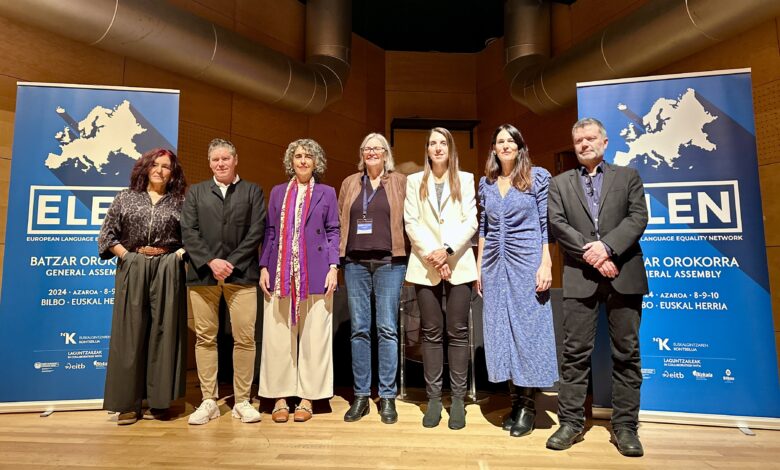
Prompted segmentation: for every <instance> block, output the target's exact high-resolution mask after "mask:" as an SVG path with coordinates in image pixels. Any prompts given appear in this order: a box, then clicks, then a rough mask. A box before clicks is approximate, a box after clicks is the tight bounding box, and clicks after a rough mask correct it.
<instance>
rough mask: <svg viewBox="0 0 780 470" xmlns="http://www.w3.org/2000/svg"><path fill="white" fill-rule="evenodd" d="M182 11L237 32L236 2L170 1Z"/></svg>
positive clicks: (210, 0) (227, 0)
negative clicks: (234, 19)
mask: <svg viewBox="0 0 780 470" xmlns="http://www.w3.org/2000/svg"><path fill="white" fill-rule="evenodd" d="M168 3H171V4H173V5H175V6H177V7H178V8H181V9H182V10H185V11H189V12H190V13H192V14H195V15H198V16H200V17H201V18H203V19H205V20H208V21H210V22H212V23H214V24H216V25H219V26H222V27H223V28H226V29H229V30H235V22H234V21H233V16H234V13H235V9H236V5H235V0H168Z"/></svg>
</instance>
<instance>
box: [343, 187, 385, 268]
mask: <svg viewBox="0 0 780 470" xmlns="http://www.w3.org/2000/svg"><path fill="white" fill-rule="evenodd" d="M366 187H367V189H368V192H367V194H366V200H368V198H369V197H370V196H371V193H372V191H371V185H370V184H368V185H367V186H366ZM363 192H364V190H363V189H361V190H360V192H359V193H358V195H357V197H356V198H355V201H354V202H353V203H352V206H351V207H350V210H349V237H348V238H347V249H346V254H347V259H349V260H376V261H379V260H385V259H387V260H389V259H390V258H391V257H392V249H393V242H392V239H391V234H390V203H389V202H388V200H387V193H386V192H385V188H384V187H383V186H382V185H381V184H380V185H379V186H378V187H377V188H376V194H375V195H374V197H373V198H372V199H371V201H370V202H369V203H368V206H367V208H366V218H368V219H371V234H370V235H369V234H362V235H358V233H357V225H358V220H359V219H362V218H363Z"/></svg>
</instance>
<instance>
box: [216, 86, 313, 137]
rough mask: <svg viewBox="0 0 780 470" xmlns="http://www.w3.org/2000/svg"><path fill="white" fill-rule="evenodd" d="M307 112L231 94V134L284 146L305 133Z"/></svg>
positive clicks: (306, 129) (306, 130) (306, 131)
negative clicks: (280, 107)
mask: <svg viewBox="0 0 780 470" xmlns="http://www.w3.org/2000/svg"><path fill="white" fill-rule="evenodd" d="M307 120H308V116H306V115H304V114H301V113H295V112H292V111H286V110H283V109H279V108H276V107H274V106H272V105H270V104H265V103H261V102H259V101H256V100H252V99H249V98H247V97H245V96H242V95H238V94H233V115H232V122H231V129H232V132H233V133H234V134H239V135H242V136H244V137H250V138H253V139H257V140H261V141H263V142H268V143H269V144H275V145H279V146H284V147H285V148H287V144H289V143H290V142H292V141H293V140H295V139H298V138H301V137H303V136H305V135H306V134H307V133H308V124H307Z"/></svg>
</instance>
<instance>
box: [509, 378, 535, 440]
mask: <svg viewBox="0 0 780 470" xmlns="http://www.w3.org/2000/svg"><path fill="white" fill-rule="evenodd" d="M517 393H518V397H519V400H518V401H519V404H520V409H519V411H518V412H517V414H516V415H515V423H514V424H513V425H512V427H511V428H510V430H509V435H510V436H512V437H522V436H526V435H528V434H531V431H533V430H534V421H535V420H536V403H535V400H534V395H535V393H536V389H534V388H532V387H519V388H518V389H517Z"/></svg>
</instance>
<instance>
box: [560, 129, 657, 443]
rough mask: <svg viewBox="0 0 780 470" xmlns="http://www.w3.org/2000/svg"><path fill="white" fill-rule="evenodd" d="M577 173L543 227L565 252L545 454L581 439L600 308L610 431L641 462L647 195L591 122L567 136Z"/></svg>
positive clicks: (563, 179)
mask: <svg viewBox="0 0 780 470" xmlns="http://www.w3.org/2000/svg"><path fill="white" fill-rule="evenodd" d="M572 139H573V140H574V151H575V153H576V154H577V160H578V161H579V164H580V165H579V166H578V167H577V168H575V169H573V170H569V171H567V172H564V173H562V174H560V175H558V176H556V177H555V178H553V179H552V181H551V182H550V190H549V195H548V221H549V224H550V228H551V230H552V233H553V235H554V236H555V238H556V239H557V241H558V246H560V248H561V251H562V252H563V260H564V268H563V315H564V320H563V331H564V345H563V362H562V363H561V382H560V391H559V392H558V420H559V422H560V427H559V428H558V430H556V431H555V433H554V434H553V435H552V436H550V438H549V439H548V441H547V448H549V449H554V450H563V449H568V448H569V447H571V446H572V445H573V444H574V443H576V442H579V441H581V440H582V438H583V432H584V426H585V410H584V404H585V398H586V395H587V390H588V377H589V375H590V356H591V353H592V352H593V343H594V339H595V334H596V323H597V319H598V310H599V304H601V303H605V304H606V308H607V317H608V319H609V335H610V338H611V347H612V361H613V372H612V430H613V433H614V438H613V439H614V442H615V443H616V445H617V448H618V451H620V453H621V454H623V455H625V456H629V457H639V456H641V455H643V454H644V450H643V449H642V444H641V442H640V441H639V437H638V435H637V424H638V423H637V421H638V415H639V388H640V386H641V385H642V371H641V365H640V357H639V322H640V319H641V316H642V296H643V295H644V294H646V293H647V276H646V274H645V268H644V263H643V260H642V250H641V248H640V247H639V238H640V237H641V236H642V233H644V231H645V227H646V226H647V207H646V204H645V192H644V186H643V185H642V180H641V179H640V178H639V174H638V173H637V172H636V170H634V169H632V168H625V167H620V166H613V165H609V164H608V163H607V162H605V161H604V150H605V149H606V148H607V143H608V139H607V132H606V130H605V129H604V126H603V125H602V124H601V122H599V121H598V120H596V119H593V118H584V119H580V120H579V121H577V123H576V124H574V126H573V128H572Z"/></svg>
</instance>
